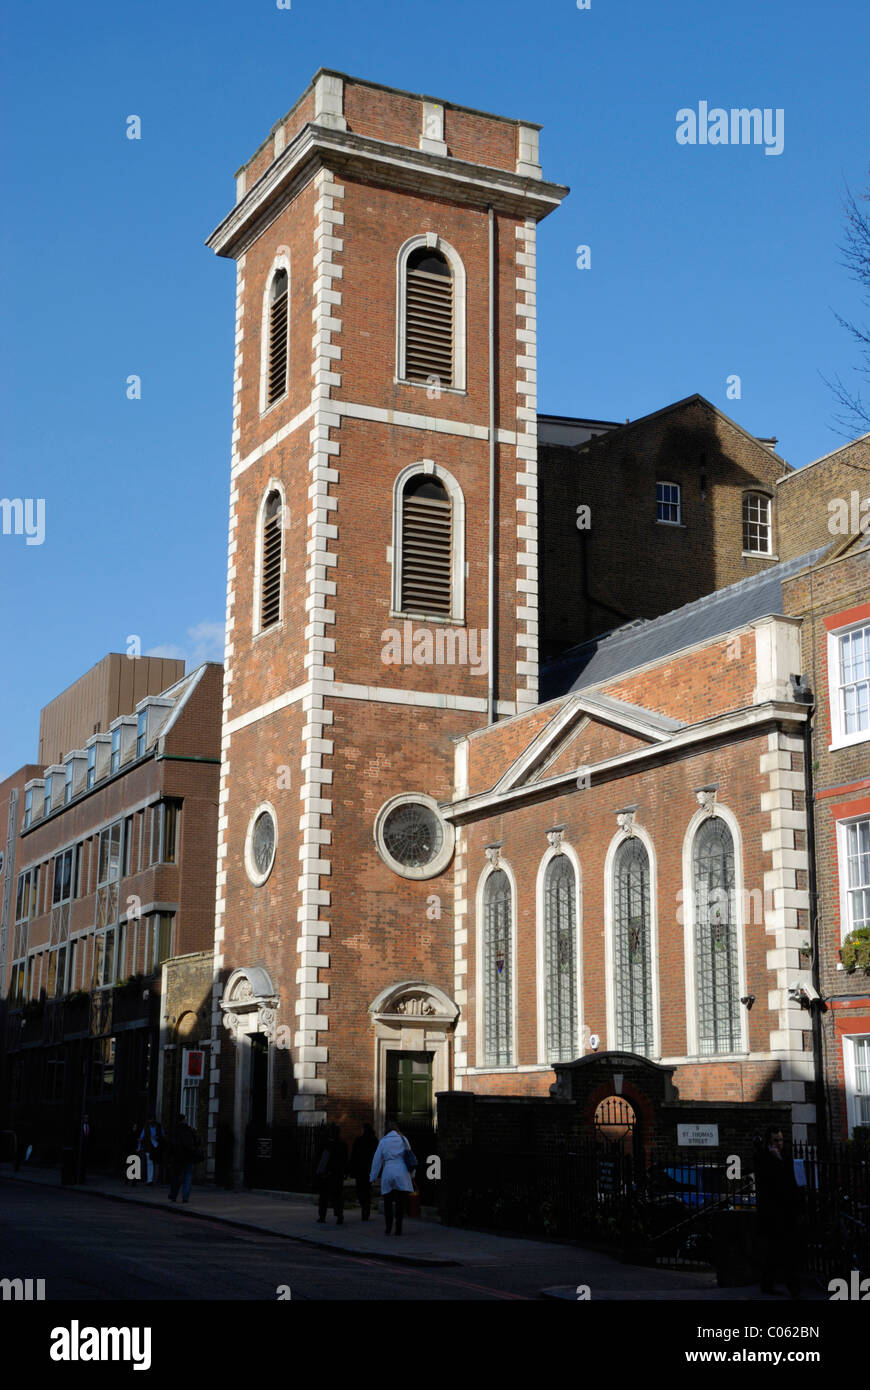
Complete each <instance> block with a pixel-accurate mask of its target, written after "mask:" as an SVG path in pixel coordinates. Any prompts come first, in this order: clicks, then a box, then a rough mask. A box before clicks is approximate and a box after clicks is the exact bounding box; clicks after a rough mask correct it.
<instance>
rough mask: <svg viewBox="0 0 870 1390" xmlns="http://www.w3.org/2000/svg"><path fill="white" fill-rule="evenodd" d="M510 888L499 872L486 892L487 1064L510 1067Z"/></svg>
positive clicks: (506, 878) (484, 955) (484, 892)
mask: <svg viewBox="0 0 870 1390" xmlns="http://www.w3.org/2000/svg"><path fill="white" fill-rule="evenodd" d="M511 984H512V982H511V886H510V881H509V879H508V876H507V874H506V873H505V871H504V869H496V870H495V872H494V873H491V874H490V876H489V878H488V879H487V880H486V885H485V887H484V890H483V1016H484V1053H485V1056H484V1065H485V1066H487V1067H509V1066H510V1065H511V1062H512V1060H513V1059H512V1057H511Z"/></svg>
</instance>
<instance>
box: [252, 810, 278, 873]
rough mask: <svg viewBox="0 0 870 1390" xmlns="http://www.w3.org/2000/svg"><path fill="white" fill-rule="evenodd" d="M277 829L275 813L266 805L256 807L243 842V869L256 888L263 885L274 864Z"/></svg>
mask: <svg viewBox="0 0 870 1390" xmlns="http://www.w3.org/2000/svg"><path fill="white" fill-rule="evenodd" d="M277 843H278V827H277V823H276V820H275V811H274V808H273V807H272V806H270V805H269V804H268V803H264V804H263V805H262V806H258V807H257V809H256V811H255V812H254V814H253V816H252V817H251V822H250V825H249V826H248V834H247V838H246V840H245V868H246V869H247V871H248V878H249V879H250V880H251V882H252V883H256V884H257V885H258V886H259V885H260V884H261V883H265V882H266V879H267V878H268V877H269V875H270V873H271V872H272V865H273V864H274V863H275V849H276V846H277Z"/></svg>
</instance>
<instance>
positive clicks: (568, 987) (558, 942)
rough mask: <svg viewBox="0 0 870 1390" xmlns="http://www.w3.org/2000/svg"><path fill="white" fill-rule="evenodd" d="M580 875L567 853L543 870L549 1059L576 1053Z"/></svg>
mask: <svg viewBox="0 0 870 1390" xmlns="http://www.w3.org/2000/svg"><path fill="white" fill-rule="evenodd" d="M576 890H577V876H576V874H575V872H574V865H573V864H572V863H571V860H570V859H569V858H568V856H567V854H558V855H556V856H555V857H554V858H553V859H551V860H550V862H549V864H548V865H547V868H546V871H545V874H544V971H545V984H544V1008H545V1015H546V1020H547V1061H548V1062H573V1061H574V1059H575V1057H576V1056H577V909H576V903H577V891H576Z"/></svg>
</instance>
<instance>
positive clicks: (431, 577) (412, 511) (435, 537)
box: [402, 477, 453, 617]
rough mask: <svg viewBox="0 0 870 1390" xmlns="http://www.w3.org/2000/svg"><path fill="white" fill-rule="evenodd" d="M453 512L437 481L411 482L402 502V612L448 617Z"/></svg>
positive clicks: (419, 479)
mask: <svg viewBox="0 0 870 1390" xmlns="http://www.w3.org/2000/svg"><path fill="white" fill-rule="evenodd" d="M452 542H453V509H452V507H451V505H450V499H449V498H448V496H447V492H446V490H445V488H444V487H443V486H442V484H441V483H440V482H438V480H437V479H436V478H430V477H418V478H412V479H411V481H410V482H409V483H408V485H407V487H406V488H405V493H404V496H403V498H402V611H403V612H405V613H436V614H443V615H444V616H445V617H449V616H450V571H451V556H452Z"/></svg>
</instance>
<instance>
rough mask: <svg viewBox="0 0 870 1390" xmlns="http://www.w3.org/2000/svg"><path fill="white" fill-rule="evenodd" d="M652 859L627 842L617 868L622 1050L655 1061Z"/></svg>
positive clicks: (618, 1021) (639, 845)
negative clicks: (651, 1058)
mask: <svg viewBox="0 0 870 1390" xmlns="http://www.w3.org/2000/svg"><path fill="white" fill-rule="evenodd" d="M649 880H650V871H649V855H648V854H647V852H646V848H645V847H644V845H643V844H642V843H641V841H640V840H638V839H637V838H636V837H632V838H631V839H629V840H623V842H622V844H621V845H620V846H619V849H618V850H617V851H616V860H615V863H614V866H613V895H614V914H613V966H614V974H615V990H614V998H615V1005H616V1046H617V1048H620V1049H622V1050H624V1051H626V1052H638V1053H640V1054H641V1056H643V1057H651V1056H652V1053H653V1047H654V1029H653V1000H652V942H651V939H650V937H651V929H652V928H651V920H650V885H649Z"/></svg>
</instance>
